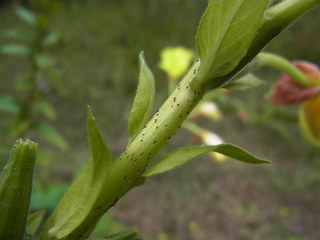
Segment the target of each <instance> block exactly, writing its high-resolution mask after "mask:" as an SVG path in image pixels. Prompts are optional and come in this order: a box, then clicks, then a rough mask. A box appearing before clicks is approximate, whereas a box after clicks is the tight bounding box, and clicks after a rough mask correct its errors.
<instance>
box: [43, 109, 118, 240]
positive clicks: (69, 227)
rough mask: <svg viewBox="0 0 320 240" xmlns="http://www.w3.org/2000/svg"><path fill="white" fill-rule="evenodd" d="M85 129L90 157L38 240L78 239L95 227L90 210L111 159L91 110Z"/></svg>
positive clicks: (96, 199) (93, 205)
mask: <svg viewBox="0 0 320 240" xmlns="http://www.w3.org/2000/svg"><path fill="white" fill-rule="evenodd" d="M87 128H88V135H89V142H90V147H91V152H92V157H91V158H90V159H89V161H88V162H87V163H86V165H85V167H84V168H83V170H82V171H81V172H80V174H79V176H78V177H77V179H76V180H75V181H74V182H73V184H72V185H71V187H70V188H69V190H68V191H67V192H66V193H65V195H64V196H63V198H62V199H61V201H60V202H59V204H58V206H57V207H56V209H55V211H54V212H53V214H52V215H51V216H50V218H49V220H48V221H47V223H46V224H45V227H44V229H43V231H42V234H41V239H44V240H47V239H50V240H51V239H65V238H66V237H67V236H68V235H69V234H71V237H68V240H73V239H80V236H82V237H84V236H86V235H87V234H90V232H91V231H92V230H93V228H94V226H95V224H96V223H97V220H98V218H94V217H93V215H92V210H93V209H96V208H97V202H98V201H99V197H100V192H101V190H102V187H103V184H104V183H105V178H106V176H107V174H108V173H109V168H110V165H111V160H112V156H111V154H110V153H109V150H108V148H107V146H106V145H105V143H104V141H103V138H102V136H101V134H100V131H99V129H98V126H97V125H96V122H95V119H94V117H93V116H92V113H91V110H90V107H88V114H87ZM100 201H101V199H100ZM102 210H103V209H101V211H102ZM90 214H91V215H90ZM89 216H90V217H89ZM84 228H85V229H84ZM81 239H83V238H81Z"/></svg>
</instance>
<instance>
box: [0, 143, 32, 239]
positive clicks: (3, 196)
mask: <svg viewBox="0 0 320 240" xmlns="http://www.w3.org/2000/svg"><path fill="white" fill-rule="evenodd" d="M36 152H37V144H36V143H34V142H31V141H29V140H27V141H22V140H18V141H16V143H15V145H14V147H13V148H12V150H11V154H10V157H9V160H8V162H7V164H6V165H5V167H4V168H3V170H2V172H1V174H0V203H1V204H0V213H1V217H0V239H17V240H19V239H21V240H22V239H23V236H24V233H25V227H26V224H27V216H28V211H29V202H30V195H31V189H32V178H33V169H34V163H35V160H36Z"/></svg>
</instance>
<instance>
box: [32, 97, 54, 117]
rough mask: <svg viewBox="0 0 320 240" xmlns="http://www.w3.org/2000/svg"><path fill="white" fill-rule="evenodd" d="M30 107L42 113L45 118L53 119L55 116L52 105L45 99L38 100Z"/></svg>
mask: <svg viewBox="0 0 320 240" xmlns="http://www.w3.org/2000/svg"><path fill="white" fill-rule="evenodd" d="M32 109H33V110H34V111H35V112H39V113H42V114H43V115H44V116H45V117H46V118H48V119H50V120H55V119H56V118H57V114H56V111H55V110H54V109H53V107H52V105H51V104H50V103H49V102H47V101H39V102H36V103H34V104H33V105H32Z"/></svg>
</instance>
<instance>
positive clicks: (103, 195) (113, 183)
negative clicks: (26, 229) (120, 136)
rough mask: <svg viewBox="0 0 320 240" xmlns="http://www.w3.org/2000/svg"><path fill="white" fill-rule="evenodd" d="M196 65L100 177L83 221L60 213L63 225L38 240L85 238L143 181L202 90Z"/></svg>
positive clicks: (197, 99) (52, 229) (196, 102)
mask: <svg viewBox="0 0 320 240" xmlns="http://www.w3.org/2000/svg"><path fill="white" fill-rule="evenodd" d="M199 65H200V63H199V62H197V63H196V64H194V65H193V66H192V68H191V69H190V70H189V72H188V74H187V75H186V76H185V77H184V79H183V80H182V81H181V83H180V84H178V87H177V88H176V89H175V90H174V91H173V92H172V94H171V95H170V96H169V98H168V99H167V100H166V101H165V103H164V104H163V105H162V107H161V108H160V109H159V110H158V111H157V112H156V114H155V115H154V116H153V118H152V119H151V120H150V121H149V123H148V124H147V125H146V126H144V128H143V129H142V130H141V131H140V133H138V134H137V136H136V137H135V138H134V139H133V140H132V142H130V143H129V145H128V146H127V148H126V149H125V150H124V151H123V153H122V154H121V155H120V157H119V158H118V159H117V160H116V161H115V162H114V163H113V165H112V166H110V168H108V169H106V171H108V173H107V174H106V175H105V177H104V179H103V185H102V187H98V188H97V191H100V193H99V195H98V197H97V199H96V200H95V201H94V202H93V203H92V205H91V206H89V208H90V209H91V211H88V212H87V214H84V216H83V221H68V216H61V215H60V216H59V218H64V219H65V220H64V222H63V224H62V223H61V222H60V223H58V224H55V226H53V227H49V229H47V230H45V231H48V235H49V236H48V235H47V234H46V233H45V234H44V236H43V237H42V238H40V239H46V240H47V239H55V238H57V239H68V240H75V239H84V238H85V237H86V236H89V235H90V233H91V231H92V230H93V228H94V226H95V224H96V223H97V222H98V220H99V219H100V217H101V216H102V215H103V214H104V213H105V212H106V211H108V210H109V209H110V208H111V207H113V206H115V204H116V203H117V201H118V200H119V199H120V198H121V197H122V196H123V195H124V194H125V193H127V192H128V191H129V190H130V189H132V188H133V187H135V186H137V185H139V184H141V181H144V180H145V178H144V177H141V175H142V173H143V172H144V171H145V169H146V168H147V166H148V164H149V163H150V162H151V160H152V159H153V158H154V157H155V156H156V154H157V153H158V152H159V151H160V150H161V149H162V148H163V147H164V146H165V145H166V143H167V142H168V141H169V140H170V139H171V137H172V136H173V135H174V134H175V132H176V131H177V130H178V129H179V128H180V126H181V125H182V123H183V121H184V120H185V119H186V118H187V117H188V115H189V114H190V113H191V111H192V110H193V109H194V107H195V106H196V105H197V104H198V102H199V101H200V100H201V99H202V97H203V95H204V93H205V92H204V90H203V88H202V86H201V85H199V84H197V80H196V79H195V76H196V71H197V69H198V67H199ZM194 81H195V84H193V86H192V87H191V82H194ZM58 207H59V205H58ZM53 221H54V220H53ZM50 224H51V223H50ZM50 224H49V225H50ZM66 225H67V227H66Z"/></svg>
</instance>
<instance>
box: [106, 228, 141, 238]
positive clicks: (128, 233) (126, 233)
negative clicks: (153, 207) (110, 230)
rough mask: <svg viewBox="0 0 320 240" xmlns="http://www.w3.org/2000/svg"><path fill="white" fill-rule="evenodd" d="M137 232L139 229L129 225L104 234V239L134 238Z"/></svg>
mask: <svg viewBox="0 0 320 240" xmlns="http://www.w3.org/2000/svg"><path fill="white" fill-rule="evenodd" d="M138 233H139V230H138V229H137V228H136V227H130V228H126V229H124V230H122V231H120V232H117V233H114V234H110V235H108V236H106V237H105V238H104V239H106V240H132V239H134V238H137V237H138V236H137V234H138Z"/></svg>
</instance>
